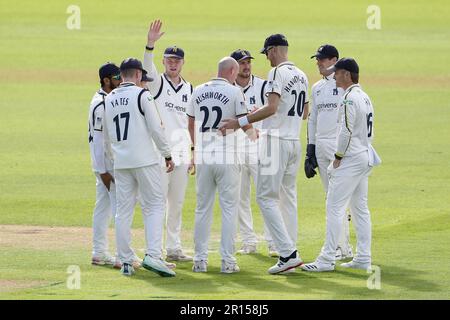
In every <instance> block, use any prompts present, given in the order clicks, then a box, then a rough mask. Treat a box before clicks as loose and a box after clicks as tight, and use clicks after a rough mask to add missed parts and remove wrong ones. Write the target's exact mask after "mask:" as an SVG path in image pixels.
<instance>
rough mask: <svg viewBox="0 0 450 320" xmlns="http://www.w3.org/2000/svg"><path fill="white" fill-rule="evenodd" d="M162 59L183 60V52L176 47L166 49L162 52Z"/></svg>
mask: <svg viewBox="0 0 450 320" xmlns="http://www.w3.org/2000/svg"><path fill="white" fill-rule="evenodd" d="M164 58H178V59H184V51H183V49H181V48H178V47H177V46H173V47H168V48H167V49H166V50H164Z"/></svg>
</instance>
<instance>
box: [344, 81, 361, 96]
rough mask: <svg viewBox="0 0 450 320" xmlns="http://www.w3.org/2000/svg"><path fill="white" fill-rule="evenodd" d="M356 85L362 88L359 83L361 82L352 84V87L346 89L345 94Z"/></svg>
mask: <svg viewBox="0 0 450 320" xmlns="http://www.w3.org/2000/svg"><path fill="white" fill-rule="evenodd" d="M356 87H358V88H360V87H361V86H360V85H359V83H355V84H352V85H351V86H350V87H348V88H347V90H345V93H344V94H346V93H349V92H350V91H351V90H352V89H353V88H356Z"/></svg>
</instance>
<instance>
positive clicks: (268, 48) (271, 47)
mask: <svg viewBox="0 0 450 320" xmlns="http://www.w3.org/2000/svg"><path fill="white" fill-rule="evenodd" d="M273 48H275V46H270V47H267V49H266V52H265V53H266V57H267V55H268V54H269V51H270V49H273Z"/></svg>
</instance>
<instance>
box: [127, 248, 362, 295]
mask: <svg viewBox="0 0 450 320" xmlns="http://www.w3.org/2000/svg"><path fill="white" fill-rule="evenodd" d="M276 261H277V260H276V259H275V258H270V257H265V256H262V255H258V254H255V255H251V256H247V257H246V261H245V262H244V261H241V262H242V263H240V266H241V271H240V272H239V273H235V274H222V273H220V263H219V264H217V265H215V264H213V265H209V266H208V272H207V273H196V274H195V273H193V272H192V270H191V268H192V263H180V264H178V265H177V269H176V272H177V276H176V277H174V278H162V277H160V276H158V275H157V274H155V273H152V272H150V271H147V270H145V269H140V270H139V271H138V272H137V273H136V275H134V276H133V279H135V280H139V281H146V282H148V283H149V284H150V285H152V286H154V287H161V288H162V289H164V290H165V291H168V292H177V295H176V297H177V298H183V297H180V292H185V293H186V297H188V298H192V294H196V295H198V297H203V298H209V297H212V298H213V297H214V296H215V295H221V296H222V295H227V296H229V297H233V294H235V297H236V298H239V297H242V295H244V296H245V293H246V292H247V291H250V292H255V291H257V292H261V293H262V295H264V296H265V298H267V299H271V298H273V299H280V293H283V296H282V297H281V298H283V299H286V298H289V295H292V297H293V298H301V295H302V293H315V292H316V291H317V290H321V291H322V290H326V291H333V292H335V293H336V294H339V293H340V292H343V291H349V287H348V286H346V285H345V284H342V283H335V282H332V281H328V280H327V279H323V277H317V278H312V277H310V275H309V274H306V272H302V271H301V270H296V272H295V273H292V274H286V275H270V274H268V273H267V269H268V268H269V267H270V266H272V265H273V264H274V263H275V262H276ZM286 281H287V283H288V284H289V285H286ZM366 290H367V289H366ZM265 293H266V294H265ZM159 296H161V294H159ZM150 298H155V297H150ZM157 298H160V297H157ZM164 298H170V295H169V296H165V297H164ZM247 298H249V299H251V297H247Z"/></svg>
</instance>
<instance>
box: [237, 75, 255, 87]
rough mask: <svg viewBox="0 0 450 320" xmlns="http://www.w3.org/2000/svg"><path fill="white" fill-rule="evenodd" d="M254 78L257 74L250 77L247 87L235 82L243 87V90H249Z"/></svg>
mask: <svg viewBox="0 0 450 320" xmlns="http://www.w3.org/2000/svg"><path fill="white" fill-rule="evenodd" d="M254 78H255V76H254V75H252V76H251V77H250V80H249V81H248V83H247V85H246V86H245V87H241V86H240V85H239V84H238V83H237V82H235V83H234V84H235V85H236V86H237V87H239V88H241V89H242V90H247V89H248V88H250V87H251V86H253V79H254Z"/></svg>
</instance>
